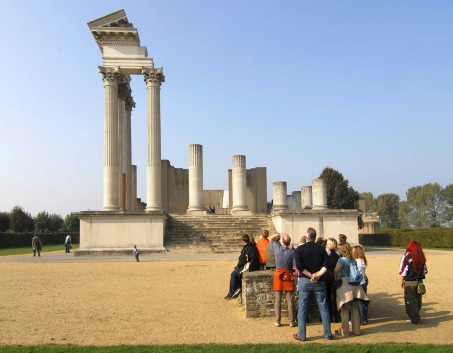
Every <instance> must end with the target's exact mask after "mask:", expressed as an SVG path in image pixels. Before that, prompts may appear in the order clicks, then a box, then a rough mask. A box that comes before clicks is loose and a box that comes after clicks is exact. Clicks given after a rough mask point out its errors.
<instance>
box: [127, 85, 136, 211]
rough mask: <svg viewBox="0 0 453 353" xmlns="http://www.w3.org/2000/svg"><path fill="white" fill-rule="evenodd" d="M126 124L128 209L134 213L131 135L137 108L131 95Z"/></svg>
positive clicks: (128, 102) (128, 98) (128, 99)
mask: <svg viewBox="0 0 453 353" xmlns="http://www.w3.org/2000/svg"><path fill="white" fill-rule="evenodd" d="M125 108H126V124H125V128H126V131H125V135H126V156H125V157H126V161H125V163H126V209H127V210H128V211H133V210H134V209H135V207H134V204H135V197H134V192H133V189H134V179H133V175H132V133H131V117H132V109H133V108H135V102H134V100H133V98H132V97H131V95H130V91H129V96H128V97H127V99H126V104H125Z"/></svg>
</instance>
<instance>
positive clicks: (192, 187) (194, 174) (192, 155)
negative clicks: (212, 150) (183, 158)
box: [187, 144, 206, 215]
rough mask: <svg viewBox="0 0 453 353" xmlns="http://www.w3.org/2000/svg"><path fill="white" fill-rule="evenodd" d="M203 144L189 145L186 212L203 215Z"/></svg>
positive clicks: (204, 211)
mask: <svg viewBox="0 0 453 353" xmlns="http://www.w3.org/2000/svg"><path fill="white" fill-rule="evenodd" d="M203 203H204V200H203V146H202V145H196V144H192V145H189V207H188V209H187V214H190V215H203V214H206V210H205V208H204V206H203Z"/></svg>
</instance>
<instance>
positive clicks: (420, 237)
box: [359, 228, 453, 249]
mask: <svg viewBox="0 0 453 353" xmlns="http://www.w3.org/2000/svg"><path fill="white" fill-rule="evenodd" d="M410 240H416V241H417V242H419V243H420V244H421V245H422V247H423V248H432V249H453V229H452V228H419V229H381V230H379V231H378V232H377V233H375V234H359V242H360V244H362V245H370V246H392V247H399V248H405V247H406V246H407V243H409V241H410Z"/></svg>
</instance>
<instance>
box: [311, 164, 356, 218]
mask: <svg viewBox="0 0 453 353" xmlns="http://www.w3.org/2000/svg"><path fill="white" fill-rule="evenodd" d="M319 177H320V178H322V179H324V181H325V183H326V188H327V206H328V207H329V208H333V209H358V208H359V193H358V192H357V191H355V190H354V189H353V188H352V187H350V186H349V181H348V180H347V179H345V178H344V177H343V174H341V173H340V172H338V171H337V170H335V169H333V168H329V167H327V168H324V170H323V171H322V173H321V175H320V176H319Z"/></svg>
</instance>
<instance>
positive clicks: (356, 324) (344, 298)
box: [335, 243, 370, 337]
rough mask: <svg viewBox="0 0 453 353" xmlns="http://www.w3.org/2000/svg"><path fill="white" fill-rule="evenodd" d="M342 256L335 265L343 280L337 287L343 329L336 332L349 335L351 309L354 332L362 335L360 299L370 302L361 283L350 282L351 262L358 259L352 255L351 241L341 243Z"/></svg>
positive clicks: (339, 277) (338, 275)
mask: <svg viewBox="0 0 453 353" xmlns="http://www.w3.org/2000/svg"><path fill="white" fill-rule="evenodd" d="M339 248H340V250H341V253H342V255H343V256H342V257H340V258H339V259H338V262H337V265H336V266H335V278H336V279H337V280H341V285H340V286H339V287H338V288H337V307H338V310H340V313H341V329H339V330H336V331H335V333H336V334H338V335H341V336H345V337H347V336H349V311H351V321H352V332H353V333H354V335H356V336H358V335H360V314H359V300H364V301H367V302H369V301H370V300H369V299H368V297H367V296H366V294H365V292H364V291H363V288H362V287H361V286H360V284H357V285H352V284H350V283H349V282H348V277H349V274H350V266H351V264H352V265H354V263H355V264H356V263H357V261H356V260H355V259H354V257H353V256H352V248H351V245H349V243H345V244H343V245H340V247H339Z"/></svg>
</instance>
